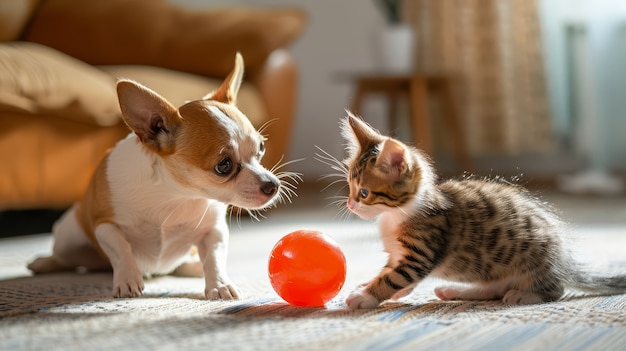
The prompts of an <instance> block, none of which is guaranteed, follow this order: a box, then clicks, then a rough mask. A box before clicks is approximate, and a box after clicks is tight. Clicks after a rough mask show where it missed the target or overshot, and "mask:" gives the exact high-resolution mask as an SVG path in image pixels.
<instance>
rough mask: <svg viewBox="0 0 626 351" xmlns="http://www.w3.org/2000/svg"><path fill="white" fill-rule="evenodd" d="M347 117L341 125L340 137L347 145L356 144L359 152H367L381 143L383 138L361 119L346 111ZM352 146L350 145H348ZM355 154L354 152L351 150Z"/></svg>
mask: <svg viewBox="0 0 626 351" xmlns="http://www.w3.org/2000/svg"><path fill="white" fill-rule="evenodd" d="M346 113H347V114H348V116H347V117H346V119H345V121H344V123H343V124H342V128H341V130H342V135H343V137H344V139H346V141H347V142H348V144H356V145H358V147H359V148H360V149H361V150H367V149H369V148H370V147H372V146H373V145H376V144H379V143H380V142H382V140H383V137H382V136H381V135H380V133H378V131H377V130H376V129H374V128H372V127H370V126H369V125H368V124H367V123H365V122H364V121H363V120H362V119H361V118H359V117H357V116H355V115H354V114H352V113H351V112H350V111H348V110H346ZM349 146H352V145H349ZM352 151H354V152H356V150H352Z"/></svg>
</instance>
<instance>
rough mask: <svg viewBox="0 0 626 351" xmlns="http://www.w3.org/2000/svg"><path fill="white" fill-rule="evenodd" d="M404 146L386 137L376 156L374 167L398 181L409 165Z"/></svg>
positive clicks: (409, 160) (409, 161)
mask: <svg viewBox="0 0 626 351" xmlns="http://www.w3.org/2000/svg"><path fill="white" fill-rule="evenodd" d="M408 151H409V150H407V148H406V146H404V145H403V144H402V143H400V142H399V141H397V140H394V139H391V138H388V139H387V140H385V141H384V142H383V145H382V148H381V150H380V152H379V153H378V157H377V158H376V169H377V170H379V171H380V172H381V173H382V174H384V175H385V176H386V177H388V178H389V179H391V180H393V181H398V180H400V178H401V177H402V175H403V174H404V173H406V171H407V170H408V169H409V168H410V167H411V159H410V157H409V155H408Z"/></svg>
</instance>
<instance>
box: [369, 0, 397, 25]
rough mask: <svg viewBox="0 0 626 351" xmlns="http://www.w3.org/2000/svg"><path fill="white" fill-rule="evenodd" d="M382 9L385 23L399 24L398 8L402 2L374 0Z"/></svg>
mask: <svg viewBox="0 0 626 351" xmlns="http://www.w3.org/2000/svg"><path fill="white" fill-rule="evenodd" d="M374 2H376V3H377V4H378V6H379V7H380V8H381V9H382V11H383V13H384V15H385V18H386V19H387V22H389V23H400V12H401V11H400V8H401V2H402V0H374Z"/></svg>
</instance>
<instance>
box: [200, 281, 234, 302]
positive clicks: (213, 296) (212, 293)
mask: <svg viewBox="0 0 626 351" xmlns="http://www.w3.org/2000/svg"><path fill="white" fill-rule="evenodd" d="M204 296H205V297H206V298H207V299H208V300H237V299H240V297H241V293H240V292H239V289H238V288H237V287H236V286H235V284H233V283H232V282H227V283H215V284H213V285H211V286H209V285H208V284H207V287H206V289H205V290H204Z"/></svg>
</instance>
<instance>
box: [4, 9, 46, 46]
mask: <svg viewBox="0 0 626 351" xmlns="http://www.w3.org/2000/svg"><path fill="white" fill-rule="evenodd" d="M38 4H39V0H2V1H0V41H13V40H17V39H18V38H19V37H20V35H21V34H22V30H23V29H24V27H25V26H26V23H28V20H29V19H30V16H31V14H32V13H33V12H34V10H35V8H36V7H37V5H38Z"/></svg>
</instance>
